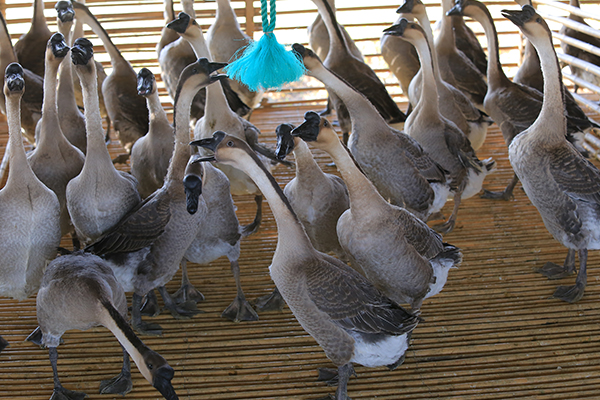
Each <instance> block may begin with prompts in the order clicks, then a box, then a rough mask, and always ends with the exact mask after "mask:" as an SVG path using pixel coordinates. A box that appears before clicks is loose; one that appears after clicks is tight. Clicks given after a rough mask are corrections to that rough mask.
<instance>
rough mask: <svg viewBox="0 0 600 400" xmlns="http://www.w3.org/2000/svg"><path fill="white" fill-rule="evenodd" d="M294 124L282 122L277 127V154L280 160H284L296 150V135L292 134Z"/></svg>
mask: <svg viewBox="0 0 600 400" xmlns="http://www.w3.org/2000/svg"><path fill="white" fill-rule="evenodd" d="M292 129H294V125H292V124H281V125H279V126H278V127H277V129H275V133H276V135H277V149H275V154H276V156H277V159H278V160H283V159H285V157H286V156H287V155H288V154H290V153H291V152H292V151H293V150H294V145H295V143H294V137H293V136H292Z"/></svg>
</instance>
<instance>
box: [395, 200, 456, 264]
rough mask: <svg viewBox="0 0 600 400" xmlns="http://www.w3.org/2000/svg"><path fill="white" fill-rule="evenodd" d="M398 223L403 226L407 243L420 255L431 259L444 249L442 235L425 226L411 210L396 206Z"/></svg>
mask: <svg viewBox="0 0 600 400" xmlns="http://www.w3.org/2000/svg"><path fill="white" fill-rule="evenodd" d="M397 218H398V225H399V226H402V227H403V228H404V237H405V238H406V241H407V242H408V244H410V245H411V246H412V247H414V249H415V250H416V251H417V252H418V253H419V254H420V255H421V256H422V257H425V258H426V259H428V260H431V259H432V258H434V257H435V256H437V255H438V254H440V253H441V252H442V251H443V250H444V242H443V240H442V235H440V234H439V233H437V232H436V231H434V230H433V229H431V228H430V227H429V226H427V224H426V223H424V222H423V221H421V220H420V219H418V218H417V217H415V216H414V215H413V214H412V213H411V212H408V211H406V210H404V209H402V208H398V216H397Z"/></svg>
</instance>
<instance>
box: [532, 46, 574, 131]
mask: <svg viewBox="0 0 600 400" xmlns="http://www.w3.org/2000/svg"><path fill="white" fill-rule="evenodd" d="M533 45H534V46H536V48H537V50H538V54H539V56H540V64H541V66H542V74H543V75H544V102H543V103H542V110H541V111H540V114H539V115H538V117H537V119H536V120H535V122H534V123H533V124H532V126H531V127H530V128H529V130H531V131H533V132H535V134H537V135H540V136H543V138H544V139H543V140H544V141H546V142H553V143H562V142H564V140H565V139H564V138H565V133H566V127H567V125H566V124H567V121H566V118H565V115H564V112H563V110H564V98H563V96H564V94H563V90H562V86H561V81H562V74H561V72H560V66H559V64H558V58H557V57H556V53H555V52H554V47H553V46H552V39H551V38H550V36H549V35H548V37H547V38H536V42H533ZM539 127H541V128H543V127H549V129H536V128H539Z"/></svg>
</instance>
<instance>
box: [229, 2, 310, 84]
mask: <svg viewBox="0 0 600 400" xmlns="http://www.w3.org/2000/svg"><path fill="white" fill-rule="evenodd" d="M260 4H261V7H260V11H261V16H262V27H263V32H264V35H263V36H262V37H261V38H260V39H259V40H258V41H253V42H251V43H250V44H249V45H248V46H246V47H245V48H244V49H243V51H244V53H243V55H242V56H241V57H240V58H238V59H237V60H236V61H234V62H232V63H230V64H229V65H228V66H227V67H225V72H226V73H227V74H228V75H229V77H230V78H232V79H235V80H237V81H239V82H241V83H243V84H244V85H246V86H248V88H249V89H250V90H253V91H257V90H266V89H281V86H283V85H284V84H286V83H291V82H294V81H297V80H298V79H300V78H301V77H302V75H304V71H305V68H304V64H303V63H302V62H301V61H300V59H298V57H297V56H296V55H295V53H294V52H292V51H287V50H286V49H285V47H284V46H283V45H281V44H280V43H279V42H278V41H277V39H276V38H275V34H274V33H273V30H274V29H275V16H276V11H275V0H270V8H271V9H270V12H269V10H267V0H261V2H260ZM269 14H270V15H271V21H270V22H269Z"/></svg>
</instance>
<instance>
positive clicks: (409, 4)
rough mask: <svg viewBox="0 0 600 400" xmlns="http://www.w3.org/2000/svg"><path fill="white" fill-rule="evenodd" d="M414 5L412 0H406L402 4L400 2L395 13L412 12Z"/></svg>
mask: <svg viewBox="0 0 600 400" xmlns="http://www.w3.org/2000/svg"><path fill="white" fill-rule="evenodd" d="M414 6H415V2H414V0H406V1H405V2H404V4H402V5H401V6H400V7H398V9H397V10H396V13H397V14H410V13H412V10H413V7H414Z"/></svg>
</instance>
